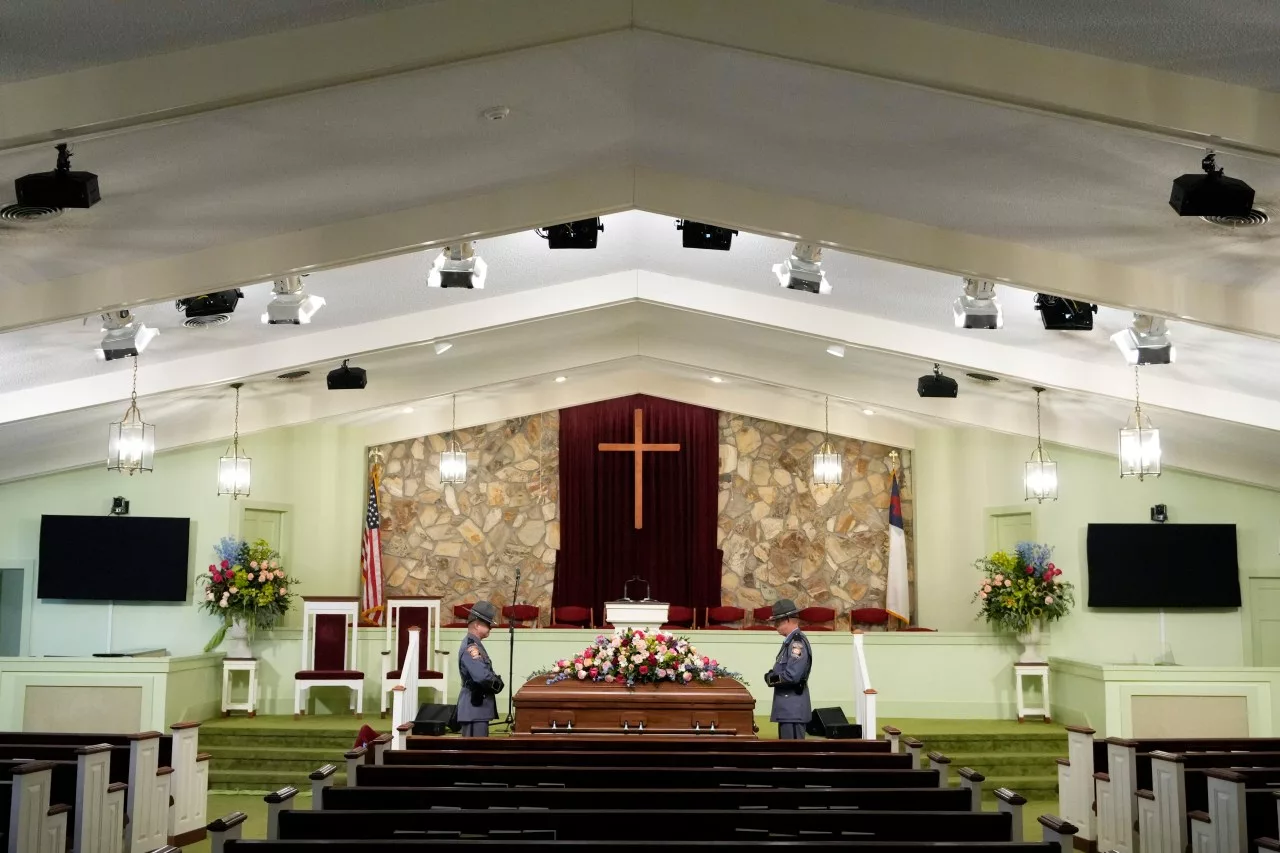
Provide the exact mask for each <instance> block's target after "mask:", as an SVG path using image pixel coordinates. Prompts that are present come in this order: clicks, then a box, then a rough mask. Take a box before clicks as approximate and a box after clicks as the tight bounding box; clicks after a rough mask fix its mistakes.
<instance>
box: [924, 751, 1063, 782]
mask: <svg viewBox="0 0 1280 853" xmlns="http://www.w3.org/2000/svg"><path fill="white" fill-rule="evenodd" d="M946 756H947V757H948V758H950V759H951V771H952V773H955V772H956V771H957V770H959V768H961V767H972V768H973V769H974V770H977V771H978V772H979V773H981V774H982V775H983V776H988V777H990V776H1055V778H1056V774H1057V772H1058V771H1057V764H1056V762H1055V761H1054V759H1055V758H1058V756H1057V755H1056V754H1055V753H1050V752H984V753H970V752H955V753H946Z"/></svg>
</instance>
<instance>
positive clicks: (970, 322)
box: [952, 278, 1004, 329]
mask: <svg viewBox="0 0 1280 853" xmlns="http://www.w3.org/2000/svg"><path fill="white" fill-rule="evenodd" d="M952 311H953V312H954V314H955V321H956V328H957V329H999V328H1000V327H1001V326H1003V325H1004V315H1003V314H1002V313H1001V311H1000V303H999V302H997V301H996V283H995V282H994V281H987V280H986V279H985V278H966V279H965V280H964V293H962V294H961V295H960V296H957V297H956V301H955V303H954V304H953V306H952Z"/></svg>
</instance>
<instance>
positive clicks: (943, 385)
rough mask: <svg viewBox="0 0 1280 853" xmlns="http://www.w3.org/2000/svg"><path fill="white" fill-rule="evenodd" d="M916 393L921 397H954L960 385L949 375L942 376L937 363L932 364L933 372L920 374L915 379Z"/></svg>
mask: <svg viewBox="0 0 1280 853" xmlns="http://www.w3.org/2000/svg"><path fill="white" fill-rule="evenodd" d="M916 393H917V394H919V395H920V396H921V397H955V396H958V395H959V393H960V387H959V386H958V385H956V381H955V380H954V379H952V378H951V377H950V376H943V375H942V369H941V368H939V367H938V365H936V364H935V365H934V366H933V373H932V374H929V375H926V376H921V377H920V378H919V379H918V380H916Z"/></svg>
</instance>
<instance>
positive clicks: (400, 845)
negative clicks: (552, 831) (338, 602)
mask: <svg viewBox="0 0 1280 853" xmlns="http://www.w3.org/2000/svg"><path fill="white" fill-rule="evenodd" d="M610 846H611V847H618V848H620V849H621V850H623V851H626V853H814V851H817V853H825V851H831V853H844V851H850V853H1071V851H1064V850H1063V849H1062V845H1060V844H1057V843H1054V842H1035V841H1018V842H992V841H981V842H962V841H944V842H935V841H919V842H910V841H886V842H879V841H798V840H777V841H719V842H717V841H710V842H707V841H702V842H697V841H687V842H681V841H636V840H628V841H614V842H611V843H610ZM223 849H224V852H225V853H366V851H370V850H373V851H385V853H596V851H598V850H599V844H598V843H597V842H595V841H492V840H484V841H482V840H473V839H468V840H465V841H457V840H439V841H434V840H432V841H428V840H417V839H413V840H410V839H403V840H400V839H397V840H394V841H393V840H389V839H372V840H369V839H358V840H351V841H342V840H339V839H334V840H331V841H327V842H326V841H264V840H252V839H244V840H241V839H234V840H228V841H227V842H226V844H225V847H224V848H223Z"/></svg>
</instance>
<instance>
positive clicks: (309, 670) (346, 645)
mask: <svg viewBox="0 0 1280 853" xmlns="http://www.w3.org/2000/svg"><path fill="white" fill-rule="evenodd" d="M359 621H360V599H359V598H357V597H356V596H354V595H352V596H336V595H323V596H303V597H302V669H300V670H298V671H297V672H295V673H294V674H293V718H294V719H295V720H296V719H298V718H299V717H300V716H302V715H303V714H305V713H306V707H307V694H308V693H309V692H310V690H311V688H313V687H345V688H346V689H348V690H350V691H351V710H352V712H353V713H354V714H355V715H356V719H360V718H361V717H363V716H364V673H363V672H361V671H360V670H358V669H354V667H355V666H356V662H357V661H358V660H359V653H358V651H357V648H356V625H357V624H358V623H359Z"/></svg>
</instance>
